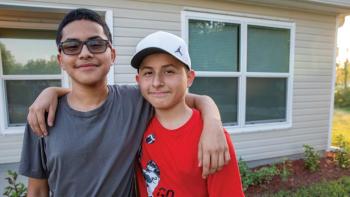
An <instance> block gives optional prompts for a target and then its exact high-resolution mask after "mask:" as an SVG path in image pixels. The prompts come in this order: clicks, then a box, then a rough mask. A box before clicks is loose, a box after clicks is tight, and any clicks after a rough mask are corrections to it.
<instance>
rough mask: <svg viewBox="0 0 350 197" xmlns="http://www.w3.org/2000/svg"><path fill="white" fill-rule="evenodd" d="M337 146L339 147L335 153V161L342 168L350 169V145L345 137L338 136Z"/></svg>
mask: <svg viewBox="0 0 350 197" xmlns="http://www.w3.org/2000/svg"><path fill="white" fill-rule="evenodd" d="M336 146H338V147H339V149H337V150H336V151H335V160H336V161H337V164H338V165H339V167H341V168H349V167H350V145H349V143H348V142H347V141H346V140H345V137H344V136H343V135H338V136H337V137H336Z"/></svg>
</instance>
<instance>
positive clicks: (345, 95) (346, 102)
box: [334, 88, 350, 107]
mask: <svg viewBox="0 0 350 197" xmlns="http://www.w3.org/2000/svg"><path fill="white" fill-rule="evenodd" d="M334 105H335V106H336V107H350V88H347V89H339V90H336V92H335V94H334Z"/></svg>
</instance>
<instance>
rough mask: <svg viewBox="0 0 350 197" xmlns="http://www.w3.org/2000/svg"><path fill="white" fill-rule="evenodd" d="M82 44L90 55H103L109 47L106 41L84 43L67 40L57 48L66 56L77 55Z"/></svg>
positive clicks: (94, 40)
mask: <svg viewBox="0 0 350 197" xmlns="http://www.w3.org/2000/svg"><path fill="white" fill-rule="evenodd" d="M84 44H85V45H86V47H87V48H88V50H89V51H90V53H92V54H99V53H104V52H105V51H106V50H107V47H111V44H110V43H109V41H108V40H102V39H92V40H86V41H80V40H67V41H64V42H61V43H60V44H59V45H58V48H59V49H60V50H62V51H63V53H64V54H66V55H78V54H80V52H81V50H82V49H83V46H84Z"/></svg>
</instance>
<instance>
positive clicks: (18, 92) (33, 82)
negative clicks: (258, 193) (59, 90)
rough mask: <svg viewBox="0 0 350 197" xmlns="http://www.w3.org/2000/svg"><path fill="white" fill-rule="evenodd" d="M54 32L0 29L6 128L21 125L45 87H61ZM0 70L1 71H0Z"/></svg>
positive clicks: (0, 59)
mask: <svg viewBox="0 0 350 197" xmlns="http://www.w3.org/2000/svg"><path fill="white" fill-rule="evenodd" d="M55 36H56V32H55V31H50V30H27V29H9V28H0V52H1V56H0V61H1V62H0V66H2V68H1V69H0V80H2V81H3V84H4V87H2V88H1V89H2V90H3V93H2V94H3V95H4V99H5V106H3V104H2V103H1V105H2V106H1V107H4V109H5V110H4V111H5V113H6V114H4V115H3V116H4V117H5V120H6V121H7V122H6V123H7V124H6V127H12V126H19V125H23V124H24V123H25V122H26V114H27V109H28V107H29V105H30V104H31V103H32V102H33V101H34V99H35V98H36V97H37V96H38V94H39V93H40V92H41V91H42V90H43V89H44V88H46V87H49V86H61V76H60V75H61V69H60V67H59V65H58V63H57V60H56V55H57V47H56V43H55ZM1 71H2V72H1Z"/></svg>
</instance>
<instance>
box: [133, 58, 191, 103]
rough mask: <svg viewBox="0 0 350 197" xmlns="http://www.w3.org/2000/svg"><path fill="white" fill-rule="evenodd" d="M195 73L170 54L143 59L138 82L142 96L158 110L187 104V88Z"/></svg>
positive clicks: (137, 76)
mask: <svg viewBox="0 0 350 197" xmlns="http://www.w3.org/2000/svg"><path fill="white" fill-rule="evenodd" d="M193 79H194V71H192V70H190V71H189V70H187V69H186V68H185V65H184V64H182V63H181V62H180V61H178V60H177V59H175V58H174V57H172V56H171V55H169V54H165V53H156V54H152V55H149V56H147V57H146V58H144V59H143V61H142V63H141V65H140V69H139V73H138V74H137V75H136V81H137V82H138V84H139V86H140V90H141V93H142V95H143V96H144V97H145V98H146V100H147V101H148V102H150V103H151V104H152V106H153V107H154V108H155V109H156V110H157V109H161V110H168V109H172V108H174V107H176V106H178V105H184V104H185V95H186V91H187V88H188V87H189V86H190V85H191V84H192V82H193Z"/></svg>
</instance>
